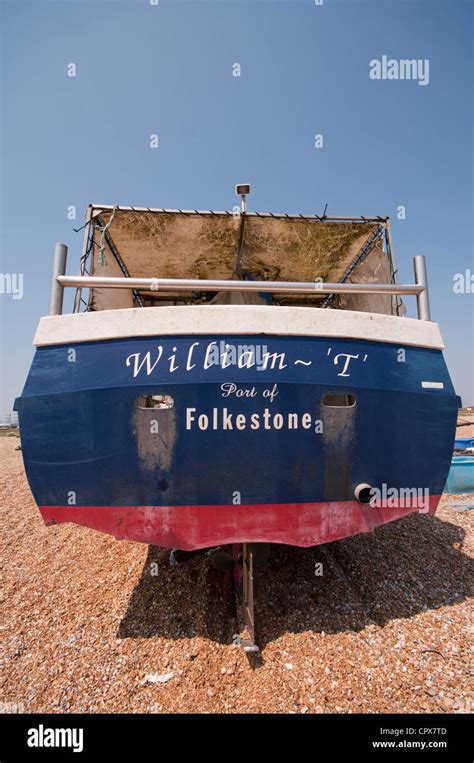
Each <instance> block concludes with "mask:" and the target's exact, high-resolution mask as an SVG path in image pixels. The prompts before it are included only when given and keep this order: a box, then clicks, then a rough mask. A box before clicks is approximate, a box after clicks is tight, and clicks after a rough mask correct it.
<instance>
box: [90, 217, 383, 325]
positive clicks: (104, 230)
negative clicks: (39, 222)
mask: <svg viewBox="0 0 474 763" xmlns="http://www.w3.org/2000/svg"><path fill="white" fill-rule="evenodd" d="M89 210H90V211H89V215H90V219H91V224H90V234H89V246H88V249H87V253H86V255H85V256H84V258H83V263H84V265H85V266H86V267H87V271H88V272H89V273H90V274H91V275H95V276H121V275H122V276H124V277H125V276H130V277H132V278H176V279H180V278H181V279H212V280H215V279H219V280H223V279H225V280H236V281H238V280H253V281H306V282H308V281H309V282H312V281H315V282H317V281H325V282H333V283H334V282H339V281H343V280H352V281H355V282H363V283H390V282H391V281H392V280H393V278H392V276H393V268H392V263H391V258H390V252H389V251H388V247H387V245H386V218H381V217H379V218H328V217H325V216H317V215H313V216H303V215H273V214H261V213H255V212H249V213H245V215H241V214H238V213H232V212H203V211H183V210H163V209H156V210H152V209H137V208H130V207H110V206H108V207H107V206H104V207H101V206H98V205H93V206H92V207H90V208H89ZM86 260H87V265H86ZM236 291H237V290H236ZM229 295H232V296H229ZM233 296H234V292H228V293H226V294H225V296H224V293H217V294H212V293H209V292H207V293H205V292H193V293H192V294H190V293H187V294H184V293H180V290H179V286H177V288H176V292H175V293H174V292H173V293H170V292H168V293H166V294H160V293H157V292H150V291H142V292H139V293H138V292H132V290H113V289H106V288H95V289H92V290H91V292H90V295H89V302H88V309H89V310H91V309H93V310H104V309H112V308H114V307H128V306H132V305H133V304H142V305H144V306H146V305H154V304H183V303H194V304H195V303H197V302H212V301H213V302H216V301H220V300H221V299H222V300H224V301H229V299H230V300H231V301H234V299H232V297H233ZM252 297H253V299H254V300H257V301H262V300H264V299H267V297H266V296H265V295H263V296H260V295H246V296H245V301H246V300H248V299H250V300H252ZM268 300H269V302H270V303H272V304H314V305H319V306H321V305H324V306H333V307H335V306H339V307H346V308H349V307H350V309H362V310H369V309H371V310H372V311H373V312H384V313H387V312H388V313H390V312H392V301H393V300H392V297H390V296H384V295H363V294H360V295H353V296H346V295H344V297H343V298H342V297H338V298H335V299H334V300H331V299H329V300H328V298H327V295H324V294H321V293H320V294H318V293H315V294H314V295H295V294H293V295H288V294H283V293H282V294H278V293H277V294H274V295H273V296H271V297H270V296H268ZM235 301H237V302H238V301H239V298H238V296H237V294H236V295H235ZM357 305H359V307H357ZM371 306H372V307H371Z"/></svg>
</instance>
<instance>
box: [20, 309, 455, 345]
mask: <svg viewBox="0 0 474 763" xmlns="http://www.w3.org/2000/svg"><path fill="white" fill-rule="evenodd" d="M201 334H202V335H217V336H219V335H226V336H228V335H236V334H253V335H259V334H263V335H268V336H270V335H273V336H294V337H298V336H301V337H303V336H315V337H316V336H318V337H328V338H344V339H362V340H367V341H375V342H387V343H390V344H397V345H408V346H414V347H426V348H430V349H437V350H442V349H443V348H444V344H443V340H442V338H441V334H440V330H439V327H438V324H437V323H433V322H432V321H421V320H417V319H414V318H404V317H398V316H391V315H380V314H376V313H365V312H356V311H354V310H333V309H322V308H317V307H281V306H280V307H275V306H271V305H186V306H166V307H165V306H163V307H138V308H127V309H118V310H102V311H97V312H85V313H73V314H70V315H50V316H46V317H44V318H41V320H40V322H39V326H38V329H37V331H36V335H35V338H34V345H35V346H36V347H45V346H48V345H49V346H51V345H61V344H76V343H80V342H95V341H106V340H108V339H126V338H132V337H147V336H157V337H161V336H177V335H183V336H194V335H201Z"/></svg>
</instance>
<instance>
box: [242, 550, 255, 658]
mask: <svg viewBox="0 0 474 763" xmlns="http://www.w3.org/2000/svg"><path fill="white" fill-rule="evenodd" d="M242 551H243V558H242V577H243V580H242V583H243V591H242V595H243V602H242V609H243V616H244V628H245V635H246V637H245V638H243V639H242V640H241V645H242V648H243V650H244V652H247V653H252V652H258V646H257V645H256V643H255V616H254V596H253V595H254V590H253V585H254V576H253V567H254V555H253V549H252V544H251V543H244V544H243V549H242Z"/></svg>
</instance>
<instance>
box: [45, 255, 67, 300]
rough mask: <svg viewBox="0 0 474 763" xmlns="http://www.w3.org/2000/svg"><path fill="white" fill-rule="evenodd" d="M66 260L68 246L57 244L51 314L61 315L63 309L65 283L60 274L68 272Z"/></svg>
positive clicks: (52, 281) (52, 282)
mask: <svg viewBox="0 0 474 763" xmlns="http://www.w3.org/2000/svg"><path fill="white" fill-rule="evenodd" d="M66 261H67V246H66V245H65V244H56V246H55V249H54V264H53V277H52V280H51V296H50V300H49V314H50V315H61V313H62V311H63V297H64V285H63V284H62V283H61V282H60V281H59V280H58V276H63V275H64V274H65V273H66Z"/></svg>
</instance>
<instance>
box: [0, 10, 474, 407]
mask: <svg viewBox="0 0 474 763" xmlns="http://www.w3.org/2000/svg"><path fill="white" fill-rule="evenodd" d="M0 8H1V14H2V25H1V26H2V113H1V138H2V170H1V204H0V208H1V218H2V226H1V254H2V259H1V268H0V270H1V272H2V273H23V274H24V297H23V299H21V300H14V299H12V295H10V294H0V309H1V317H2V345H1V356H0V362H1V373H0V380H1V401H0V412H7V411H9V410H10V409H11V407H12V403H13V399H14V397H15V396H16V395H18V394H19V393H20V392H21V389H22V387H23V383H24V380H25V378H26V374H27V372H28V367H29V364H30V362H31V358H32V354H33V349H32V344H31V342H32V338H33V335H34V332H35V329H36V325H37V322H38V320H39V318H40V317H41V316H42V315H44V314H46V312H47V306H48V300H49V286H50V270H51V261H52V251H53V248H54V243H55V242H56V241H63V242H64V243H66V244H67V245H68V246H69V248H70V249H69V252H70V254H69V270H68V272H70V273H73V272H76V271H77V268H78V261H79V255H80V248H81V241H82V233H80V234H76V233H74V232H73V227H79V225H81V224H82V219H83V212H84V210H85V208H86V206H87V204H89V203H90V202H97V203H109V204H114V203H119V204H123V205H135V206H140V205H143V206H157V207H160V206H163V207H181V208H199V209H224V208H227V209H230V208H232V206H233V205H234V204H235V203H236V199H235V197H234V194H233V188H234V184H235V183H236V182H250V183H252V186H253V191H252V195H251V197H250V198H249V208H250V209H254V210H258V211H274V212H302V213H313V212H318V213H319V212H322V210H323V209H324V205H325V204H326V203H327V204H328V214H333V215H337V214H340V215H346V214H353V215H359V214H366V215H372V214H381V215H390V216H391V218H392V223H393V236H394V244H395V252H396V255H397V258H398V265H399V270H400V279H401V280H402V281H412V257H413V256H414V255H415V254H425V255H426V257H427V259H428V274H429V280H430V289H431V306H432V317H433V319H434V320H436V321H438V322H439V324H440V327H441V331H442V334H443V337H444V340H445V343H446V345H447V349H446V353H445V356H446V359H447V362H448V366H449V369H450V371H451V374H452V378H453V381H454V384H455V386H456V389H457V392H458V393H459V394H461V395H462V397H463V402H464V404H469V403H471V404H472V403H474V391H473V376H474V371H473V359H472V357H473V354H472V348H473V303H474V294H473V293H464V294H456V293H454V291H453V276H454V274H456V273H464V272H465V271H466V269H468V268H470V269H471V271H472V272H473V273H474V264H473V255H472V239H473V230H472V209H473V175H472V173H473V164H472V135H473V118H472V89H473V74H472V45H473V43H472V33H473V30H472V10H473V4H472V3H471V2H470V1H469V0H466V1H465V2H462V1H457V0H451V1H450V2H445V1H443V0H442V1H440V2H437V0H422V1H420V2H418V1H417V0H346V1H345V2H344V1H343V0H324V3H323V5H322V6H317V5H316V4H315V3H314V2H313V0H301V1H300V2H299V1H298V0H291V2H284V1H280V0H267V1H260V2H258V0H254V1H253V2H242V1H241V0H239V1H238V2H233V1H232V0H218V1H216V2H211V1H210V2H201V1H200V0H193V2H180V1H179V0H168V2H167V1H166V0H159V4H158V5H157V6H155V5H151V4H150V2H149V0H133V2H130V1H126V0H123V1H120V0H103V1H102V2H101V1H100V0H94V2H88V1H86V0H69V1H66V0H63V1H62V2H54V1H51V2H46V1H44V0H34V2H22V0H14V2H10V1H9V0H1V1H0ZM383 55H387V56H388V57H389V58H395V59H402V58H416V59H429V61H430V81H429V84H428V85H427V86H420V85H418V83H417V82H416V81H407V80H405V81H401V80H381V81H374V80H371V79H370V77H369V62H370V60H372V59H374V58H381V57H382V56H383ZM69 63H74V64H75V65H76V70H77V71H76V77H68V76H67V67H68V64H69ZM235 63H239V64H240V66H241V76H240V77H234V76H233V64H235ZM151 134H157V135H158V136H159V148H158V149H151V148H150V144H149V139H150V135H151ZM316 134H322V135H323V136H324V148H323V149H316V148H315V147H314V136H315V135H316ZM70 205H74V206H76V208H77V211H78V219H77V220H76V221H71V220H68V218H67V209H68V207H69V206H70ZM400 205H404V206H405V207H406V219H405V220H403V221H401V220H397V208H398V207H399V206H400ZM473 290H474V287H473ZM70 296H71V295H70ZM70 296H69V299H68V302H67V304H68V306H70V304H71V299H70ZM407 302H408V306H409V309H410V314H411V315H414V314H415V313H414V304H413V303H412V300H411V299H410V298H407Z"/></svg>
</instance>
